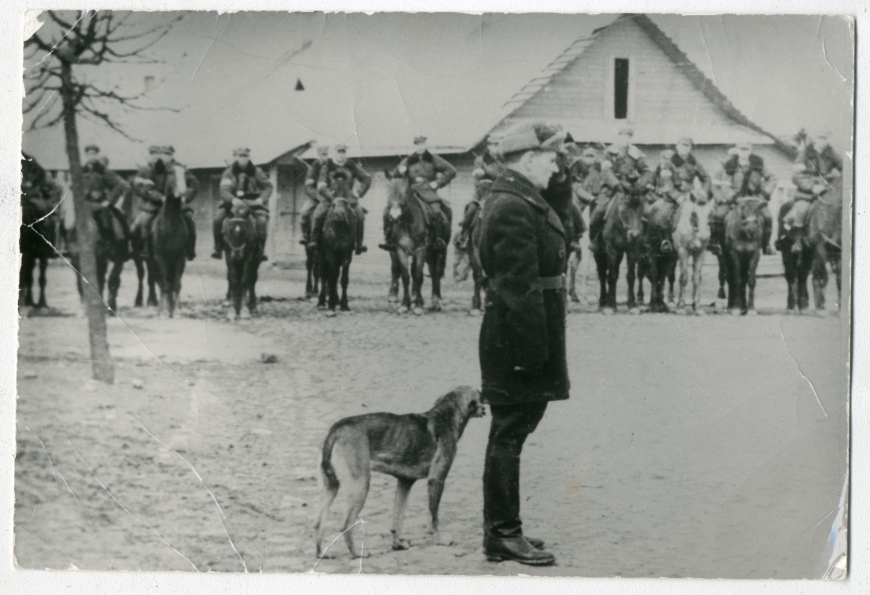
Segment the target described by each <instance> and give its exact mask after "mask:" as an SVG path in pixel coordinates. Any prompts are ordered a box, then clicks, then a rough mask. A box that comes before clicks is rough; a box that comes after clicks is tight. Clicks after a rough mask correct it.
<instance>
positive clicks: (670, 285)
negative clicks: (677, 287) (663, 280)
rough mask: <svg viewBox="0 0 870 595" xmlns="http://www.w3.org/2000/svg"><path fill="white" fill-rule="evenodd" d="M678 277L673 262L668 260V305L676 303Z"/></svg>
mask: <svg viewBox="0 0 870 595" xmlns="http://www.w3.org/2000/svg"><path fill="white" fill-rule="evenodd" d="M676 277H677V267H676V266H675V265H674V263H673V262H672V261H671V260H668V303H669V304H673V303H674V281H675V280H676Z"/></svg>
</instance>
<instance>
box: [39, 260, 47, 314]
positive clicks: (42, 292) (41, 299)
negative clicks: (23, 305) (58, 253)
mask: <svg viewBox="0 0 870 595" xmlns="http://www.w3.org/2000/svg"><path fill="white" fill-rule="evenodd" d="M46 268H48V259H47V258H45V257H41V258H40V259H39V301H38V302H36V307H37V308H47V307H48V304H47V303H46V301H45V281H46V279H45V269H46Z"/></svg>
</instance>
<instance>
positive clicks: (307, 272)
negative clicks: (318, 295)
mask: <svg viewBox="0 0 870 595" xmlns="http://www.w3.org/2000/svg"><path fill="white" fill-rule="evenodd" d="M311 260H312V259H311V251H310V250H306V251H305V299H306V300H310V299H311V296H312V295H313V294H312V293H311V290H312V287H311V285H312V283H311V281H312V277H313V276H314V274H313V271H312V268H314V263H313V262H312V261H311Z"/></svg>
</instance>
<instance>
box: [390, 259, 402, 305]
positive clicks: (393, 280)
mask: <svg viewBox="0 0 870 595" xmlns="http://www.w3.org/2000/svg"><path fill="white" fill-rule="evenodd" d="M397 250H398V249H397ZM401 277H402V265H401V264H400V263H399V255H398V254H397V253H396V252H390V293H389V296H388V298H387V302H388V303H390V304H395V303H397V302H398V301H399V279H400V278H401Z"/></svg>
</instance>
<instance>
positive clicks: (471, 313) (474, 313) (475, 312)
mask: <svg viewBox="0 0 870 595" xmlns="http://www.w3.org/2000/svg"><path fill="white" fill-rule="evenodd" d="M468 315H469V316H480V310H478V309H477V308H473V309H472V310H471V311H470V312H469V313H468Z"/></svg>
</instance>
